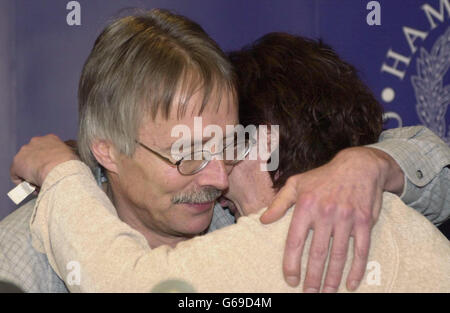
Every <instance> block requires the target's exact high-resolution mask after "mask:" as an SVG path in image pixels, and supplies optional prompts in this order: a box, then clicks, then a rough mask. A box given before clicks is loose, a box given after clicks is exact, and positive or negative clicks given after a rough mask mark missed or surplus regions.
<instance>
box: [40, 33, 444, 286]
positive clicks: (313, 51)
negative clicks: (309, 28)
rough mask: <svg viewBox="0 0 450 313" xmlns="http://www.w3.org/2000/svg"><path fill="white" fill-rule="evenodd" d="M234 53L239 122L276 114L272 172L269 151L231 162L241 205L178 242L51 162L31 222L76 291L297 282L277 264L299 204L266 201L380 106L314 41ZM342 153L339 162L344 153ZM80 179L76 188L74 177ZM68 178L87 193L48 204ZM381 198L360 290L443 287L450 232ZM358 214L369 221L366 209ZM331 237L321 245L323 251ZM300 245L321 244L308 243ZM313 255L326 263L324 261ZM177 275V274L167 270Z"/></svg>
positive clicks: (362, 138)
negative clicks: (75, 265)
mask: <svg viewBox="0 0 450 313" xmlns="http://www.w3.org/2000/svg"><path fill="white" fill-rule="evenodd" d="M231 59H232V62H233V63H234V64H235V66H236V67H237V68H238V69H239V71H240V72H241V74H240V77H239V79H238V82H237V85H238V89H240V92H239V96H240V99H241V101H242V102H241V107H243V109H241V116H240V118H241V122H242V123H244V124H251V123H254V124H256V125H260V124H268V125H279V132H280V136H279V143H278V144H279V145H278V148H279V155H280V166H279V168H278V170H276V171H275V172H274V173H270V174H269V172H266V171H261V170H260V165H261V164H265V163H268V160H262V159H257V160H250V159H246V160H244V161H242V162H240V163H238V164H237V165H235V167H234V168H233V169H232V171H231V175H230V186H232V187H231V188H230V190H229V192H228V193H227V194H226V197H227V199H228V200H227V199H224V202H228V203H227V204H228V205H229V206H230V207H231V209H232V210H233V209H234V208H233V206H235V207H236V209H237V215H239V214H238V213H240V214H241V215H245V216H242V217H241V218H240V219H239V220H238V223H237V224H235V225H231V226H229V227H226V228H224V229H222V230H220V231H216V232H213V233H209V234H207V235H204V236H199V237H196V238H195V239H192V240H187V241H183V242H181V243H179V244H178V245H177V246H176V247H170V246H159V247H158V248H154V249H152V248H151V247H149V246H148V245H147V244H146V240H145V238H144V237H143V235H142V234H140V233H139V232H138V231H136V230H134V229H132V228H131V227H130V226H129V225H127V224H125V223H122V222H121V221H120V220H119V219H118V218H117V216H116V215H115V211H114V206H113V205H112V203H111V202H109V201H108V199H107V198H106V196H105V195H102V196H99V197H97V196H92V195H90V190H92V189H93V188H94V187H95V181H94V180H93V179H91V180H89V179H85V178H84V177H88V176H89V175H87V173H88V172H89V170H88V169H87V168H86V169H84V170H83V171H82V172H81V173H80V172H78V173H74V172H72V173H71V175H69V176H70V177H68V178H65V179H64V181H65V182H61V179H60V177H58V175H59V174H58V172H64V171H67V170H68V169H67V168H66V167H63V166H61V167H59V168H58V170H57V171H56V172H55V171H54V172H52V173H50V174H49V176H50V177H49V178H48V179H47V180H46V183H45V185H46V186H44V188H43V189H44V192H45V194H44V195H42V196H41V198H40V202H39V204H38V209H37V211H35V213H34V214H35V215H34V216H33V220H32V233H33V238H34V244H35V246H36V248H37V249H38V250H39V251H42V252H44V253H46V254H47V257H48V258H49V261H50V264H51V265H52V267H53V268H54V269H55V270H56V271H57V273H58V275H59V276H60V277H62V278H65V277H68V272H67V270H66V268H67V264H68V262H70V261H72V260H77V262H79V263H80V267H81V268H82V277H81V280H80V282H79V284H69V285H68V288H69V289H70V290H71V291H88V292H89V291H90V292H93V291H126V292H130V291H149V290H161V286H162V285H164V286H166V285H167V284H164V283H163V284H162V285H161V284H160V283H161V281H165V280H168V279H169V280H170V279H173V278H176V279H178V280H184V281H185V282H187V283H188V284H189V285H190V286H189V287H190V288H191V287H193V290H196V291H199V292H298V291H300V290H301V289H300V288H301V287H299V286H297V284H295V283H294V284H289V285H288V284H286V282H285V281H284V279H283V271H282V268H281V263H282V262H281V260H282V259H283V249H284V244H285V239H286V236H287V234H288V229H289V223H290V221H291V219H292V218H293V216H294V214H295V213H294V210H289V211H288V213H287V214H285V215H284V217H283V218H282V219H281V220H280V221H279V222H277V223H272V224H270V225H262V224H261V222H260V217H261V215H262V214H263V213H264V211H265V210H264V209H261V208H262V207H264V206H267V205H269V204H270V203H271V201H272V200H273V198H274V196H275V191H276V190H277V189H279V187H280V186H281V185H282V184H283V182H286V185H288V186H289V183H288V179H287V177H288V176H289V174H291V175H292V173H297V172H299V171H300V172H302V171H307V170H310V171H309V172H314V171H325V172H327V171H328V169H329V168H330V165H325V166H321V165H323V164H329V163H327V162H328V161H329V160H331V159H333V160H334V159H336V158H338V157H340V155H341V152H342V151H343V150H342V149H345V148H348V147H353V146H356V145H364V144H370V143H373V142H375V141H376V140H377V137H378V136H379V134H380V132H381V128H382V119H381V115H382V110H381V108H380V106H379V104H378V103H377V101H376V100H375V99H374V97H373V96H372V94H371V93H370V91H369V90H368V89H367V88H366V87H365V86H364V84H363V83H362V82H361V81H360V80H359V79H358V77H357V75H356V71H355V70H354V68H353V67H352V66H350V65H348V64H347V63H346V62H344V61H342V60H341V59H340V58H339V57H338V56H337V55H336V54H335V53H334V52H333V50H332V49H331V48H329V47H327V46H325V45H324V44H322V43H320V42H319V43H318V42H314V41H310V40H307V39H304V38H301V37H295V36H291V35H287V34H280V33H275V34H269V35H267V36H265V37H263V38H261V39H260V40H259V41H257V42H256V43H255V44H254V45H253V46H250V47H249V48H247V49H245V50H244V51H241V52H237V53H233V54H232V55H231ZM298 76H301V77H298ZM256 136H261V133H256ZM275 137H276V136H275ZM252 149H256V146H255V145H254V146H253V147H252ZM250 155H251V154H250ZM341 156H342V155H341ZM344 157H348V154H344ZM350 161H353V160H350ZM341 164H344V166H343V168H342V170H343V171H346V170H347V169H348V168H347V167H346V166H347V165H346V164H347V163H345V162H344V163H341ZM331 166H332V165H331ZM290 179H291V178H289V180H290ZM81 180H82V181H83V184H82V185H84V188H83V189H80V188H78V187H76V186H75V185H76V183H77V181H78V182H79V181H81ZM313 183H314V181H313V180H312V181H311V184H313ZM48 186H52V187H51V188H49V187H48ZM70 186H72V187H70ZM305 187H309V186H305ZM67 188H74V189H73V191H74V190H75V189H76V190H77V191H78V193H77V197H78V198H81V199H85V200H84V203H85V205H74V204H73V201H72V200H70V199H67V197H60V198H58V199H59V200H58V204H57V205H54V204H52V202H53V199H54V197H53V196H54V195H55V194H57V193H58V192H60V193H61V192H62V190H65V191H66V192H67ZM283 188H286V187H283ZM324 188H327V186H324ZM58 190H59V191H58ZM244 190H245V192H242V191H244ZM41 192H42V191H41ZM352 192H354V193H355V194H356V196H357V198H358V197H364V196H365V195H359V196H358V195H357V194H358V186H356V187H355V189H353V190H352ZM305 201H306V202H308V201H310V199H306V200H305ZM382 202H383V203H382V205H381V204H380V207H381V206H382V210H381V211H380V212H377V217H376V218H377V219H378V221H377V223H376V224H375V226H374V227H373V232H372V244H371V250H370V254H369V256H368V260H369V261H370V262H369V263H368V264H369V266H368V275H367V277H366V279H363V280H362V282H361V284H360V285H359V287H358V289H357V290H358V291H360V292H419V291H422V292H432V291H441V292H443V291H446V292H449V291H450V280H449V279H448V277H449V274H450V264H449V263H448V259H449V258H450V247H449V245H448V241H447V240H446V238H445V237H444V236H443V235H442V234H441V233H440V232H439V230H438V229H437V228H435V227H434V226H433V225H432V224H431V223H430V222H429V221H427V220H426V219H425V218H424V217H423V216H421V215H420V214H419V213H417V212H415V211H414V210H413V209H412V208H409V207H407V206H406V205H405V204H404V203H403V202H402V201H401V200H400V198H398V197H397V196H395V195H394V194H392V193H385V194H384V197H383V201H382ZM310 203H311V202H310ZM224 204H225V203H224ZM324 209H325V210H329V209H330V208H329V207H325V208H324ZM309 211H311V212H316V211H318V212H319V214H321V213H320V212H321V208H316V207H311V208H310V210H309ZM314 214H315V213H314ZM303 217H304V218H308V216H307V215H303ZM362 219H363V220H366V222H368V221H370V220H368V219H367V217H365V216H363V217H362ZM363 224H364V223H363ZM86 230H88V231H86ZM350 231H351V229H336V230H333V229H332V228H331V226H330V227H329V228H326V227H323V226H320V227H316V228H315V229H314V231H313V232H309V230H308V233H307V234H306V239H305V247H309V246H313V245H314V242H315V241H317V234H319V235H323V234H325V235H326V234H330V233H331V234H332V235H333V242H335V243H336V244H333V246H332V252H335V250H336V249H337V248H336V246H338V247H339V248H344V249H343V250H345V251H347V241H345V240H341V239H342V238H345V237H347V236H348V235H349V234H348V233H347V232H350ZM325 237H327V236H325ZM61 238H63V239H61ZM355 238H357V237H355ZM431 243H432V244H431ZM328 244H329V243H327V244H326V247H325V248H326V249H324V251H327V252H328ZM358 245H360V243H359V242H358V239H355V240H354V241H353V240H351V242H350V244H349V246H350V247H353V246H355V251H356V253H355V254H357V253H358V251H359V250H358ZM341 246H343V247H341ZM68 247H70V248H68ZM305 251H307V252H309V254H318V255H319V254H321V253H320V252H319V251H317V250H314V249H312V250H310V249H306V250H305ZM350 251H353V250H352V249H350ZM307 252H305V253H304V254H303V260H302V261H303V262H301V264H302V267H301V269H302V271H304V270H305V269H306V262H305V261H306V260H309V259H308V257H309V255H308V254H307ZM322 254H323V253H322ZM341 256H342V258H344V261H347V262H344V263H345V267H344V264H342V265H341V263H339V262H336V261H332V262H330V263H329V264H328V271H329V270H330V269H334V270H336V269H338V268H339V267H341V266H342V268H344V273H347V274H348V273H349V271H350V263H351V262H350V261H351V259H352V255H348V256H347V255H346V254H344V255H341ZM333 262H334V263H333ZM364 264H365V263H364ZM310 265H311V264H308V266H310ZM315 266H319V270H320V273H322V269H323V267H324V266H325V261H324V262H323V264H319V265H317V264H316V265H315ZM342 268H340V270H341V271H342ZM341 271H338V272H341ZM308 273H310V272H308ZM308 273H307V274H306V275H303V277H302V279H303V280H305V281H307V280H311V275H312V274H308ZM334 278H335V279H336V277H334ZM337 278H338V279H337V281H339V282H340V277H337ZM319 280H320V279H319ZM173 284H176V282H173V281H171V282H170V285H171V286H172V285H173ZM178 285H180V286H181V285H183V286H186V284H183V283H180V284H178ZM317 288H318V287H317ZM190 290H192V289H190ZM336 290H337V291H346V289H345V287H344V286H343V284H341V285H337V286H333V285H332V284H327V282H325V288H324V291H336ZM306 291H309V290H306Z"/></svg>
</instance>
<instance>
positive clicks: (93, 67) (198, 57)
mask: <svg viewBox="0 0 450 313" xmlns="http://www.w3.org/2000/svg"><path fill="white" fill-rule="evenodd" d="M198 90H201V91H202V93H203V101H202V105H201V107H200V109H199V112H198V114H201V113H202V112H203V110H204V108H205V106H206V105H207V103H211V102H213V103H215V104H216V105H219V103H220V95H221V94H222V93H223V92H224V91H225V92H231V94H232V95H235V92H234V90H235V87H234V74H233V70H232V67H231V65H230V63H229V62H228V59H227V57H226V55H225V54H224V53H223V52H222V51H221V50H220V48H219V47H218V45H217V44H216V43H215V42H214V41H213V40H212V39H211V38H210V37H209V36H208V35H207V34H206V32H205V31H204V30H203V29H202V28H201V27H200V25H198V24H196V23H195V22H192V21H190V20H189V19H187V18H185V17H183V16H180V15H176V14H174V13H171V12H169V11H166V10H161V9H154V10H151V11H148V12H142V13H139V14H134V15H131V16H127V17H123V18H120V19H118V20H116V21H114V22H113V23H111V24H110V25H109V26H107V27H106V28H105V29H104V30H103V32H102V33H101V34H100V36H99V37H98V38H97V40H96V42H95V44H94V47H93V49H92V51H91V54H90V55H89V57H88V59H87V61H86V63H85V65H84V68H83V72H82V75H81V78H80V84H79V91H78V102H79V133H78V150H79V153H80V157H81V159H82V160H83V161H84V162H85V163H86V164H88V165H89V167H90V168H91V169H95V167H96V166H97V162H96V160H95V158H94V156H93V154H92V153H91V150H90V148H91V145H92V143H93V141H94V140H96V139H104V140H108V141H110V142H111V143H112V144H113V145H114V146H115V147H116V149H117V150H118V151H119V152H120V153H124V154H126V155H128V156H131V155H132V154H133V153H134V151H135V148H136V144H135V140H136V139H137V135H138V131H139V128H140V124H141V122H142V119H143V117H144V116H148V117H150V118H153V119H154V118H155V117H156V116H157V115H158V113H160V114H161V116H163V117H164V118H168V116H169V114H170V112H171V109H172V107H173V106H174V105H175V104H174V103H173V102H174V96H175V94H176V93H177V92H178V93H179V94H180V95H181V97H180V100H179V102H178V103H177V104H178V111H177V116H183V115H184V114H185V112H186V103H187V101H189V98H190V97H191V96H192V95H193V94H194V93H195V92H196V91H198ZM213 95H214V96H217V97H218V99H214V100H217V101H210V97H211V96H213Z"/></svg>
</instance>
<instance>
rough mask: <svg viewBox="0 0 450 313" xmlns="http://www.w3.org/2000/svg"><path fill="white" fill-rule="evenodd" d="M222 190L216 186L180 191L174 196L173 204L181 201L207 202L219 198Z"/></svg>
mask: <svg viewBox="0 0 450 313" xmlns="http://www.w3.org/2000/svg"><path fill="white" fill-rule="evenodd" d="M221 195H222V191H221V190H219V189H217V188H214V187H205V188H202V189H199V190H195V191H190V192H184V193H180V194H178V195H175V196H173V197H172V203H173V204H181V203H206V202H212V201H215V200H217V198H219V197H220V196H221Z"/></svg>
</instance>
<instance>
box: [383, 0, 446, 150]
mask: <svg viewBox="0 0 450 313" xmlns="http://www.w3.org/2000/svg"><path fill="white" fill-rule="evenodd" d="M436 3H437V5H436ZM434 5H435V6H432V5H430V4H429V3H423V4H422V5H421V6H420V8H418V9H421V10H422V11H423V13H424V16H425V17H426V19H427V21H428V23H429V29H427V30H424V29H416V28H413V27H410V26H403V29H402V30H403V34H404V36H405V39H406V43H407V44H408V47H409V50H410V52H411V54H410V55H404V54H400V53H398V52H396V51H395V49H394V48H390V49H389V50H388V52H387V54H386V58H385V60H384V62H383V64H382V66H381V72H382V73H384V74H387V75H393V76H395V77H397V78H398V79H399V80H400V81H402V82H409V81H410V82H411V85H412V86H411V87H412V89H413V91H414V95H415V102H416V104H415V107H416V113H417V117H418V118H419V120H420V122H421V123H422V124H423V125H424V126H426V127H428V128H429V129H431V130H432V131H434V132H435V133H436V134H437V135H438V136H440V137H441V138H442V139H443V140H444V141H445V142H446V143H447V144H449V145H450V119H449V121H447V116H448V115H450V112H449V111H450V110H449V109H448V107H449V105H450V81H449V76H450V75H446V74H447V72H448V71H449V67H450V22H449V21H450V0H436V2H435V3H434ZM435 32H437V39H436V40H435V41H434V42H433V43H431V44H429V43H428V42H427V44H428V45H429V47H428V46H425V45H424V41H425V39H426V38H427V37H429V36H430V34H431V33H433V35H435V34H434V33H435ZM433 37H435V36H433ZM411 65H412V68H411V69H410V70H411V76H410V79H405V77H406V72H407V70H408V68H409V67H410V66H411ZM414 66H415V68H414ZM414 69H415V71H414ZM394 97H395V92H394V90H393V89H392V88H391V87H387V88H385V89H384V90H383V91H382V94H381V98H382V100H383V101H384V102H386V103H389V102H391V101H392V100H393V98H394ZM385 119H386V120H388V119H395V120H397V122H398V124H399V126H402V124H403V122H402V118H401V116H400V115H399V114H398V113H397V112H393V111H391V112H386V113H385Z"/></svg>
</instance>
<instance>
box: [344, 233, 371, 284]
mask: <svg viewBox="0 0 450 313" xmlns="http://www.w3.org/2000/svg"><path fill="white" fill-rule="evenodd" d="M370 231H371V227H370V225H366V226H357V225H355V228H354V253H353V261H352V267H351V269H350V272H349V274H348V277H347V289H348V290H350V291H354V290H355V289H356V288H357V287H358V286H359V284H360V283H361V280H362V279H363V277H364V273H365V271H366V266H367V258H368V256H369V248H370Z"/></svg>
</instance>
